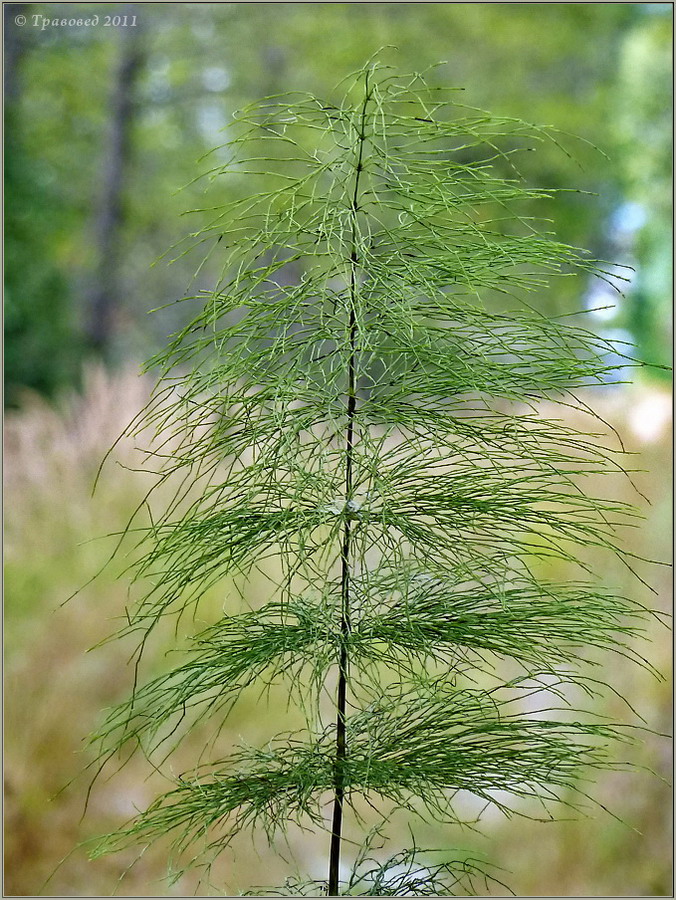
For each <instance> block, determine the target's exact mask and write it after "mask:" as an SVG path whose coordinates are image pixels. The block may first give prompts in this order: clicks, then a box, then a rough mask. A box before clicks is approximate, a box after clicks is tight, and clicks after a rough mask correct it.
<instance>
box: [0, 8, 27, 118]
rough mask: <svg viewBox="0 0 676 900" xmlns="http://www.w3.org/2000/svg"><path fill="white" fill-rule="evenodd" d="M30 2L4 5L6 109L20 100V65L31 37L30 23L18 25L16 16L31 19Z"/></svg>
mask: <svg viewBox="0 0 676 900" xmlns="http://www.w3.org/2000/svg"><path fill="white" fill-rule="evenodd" d="M32 8H33V6H32V4H30V3H6V4H4V6H3V9H2V12H3V26H4V35H5V46H4V54H3V55H4V85H5V109H7V107H8V106H9V105H10V104H11V103H15V102H18V100H19V97H20V93H21V83H20V78H19V66H20V63H21V57H22V56H23V55H24V53H25V52H26V50H27V49H28V40H29V37H30V31H29V30H28V29H29V27H30V26H29V25H28V24H26V25H23V26H21V25H17V24H16V17H17V16H19V15H21V16H25V17H26V19H27V20H29V21H30V14H31V11H32Z"/></svg>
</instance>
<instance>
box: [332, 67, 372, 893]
mask: <svg viewBox="0 0 676 900" xmlns="http://www.w3.org/2000/svg"><path fill="white" fill-rule="evenodd" d="M368 88H369V85H368V72H367V73H366V79H365V83H364V103H363V106H362V111H361V124H360V129H359V152H358V156H357V169H356V176H355V181H354V192H353V194H352V209H351V220H352V250H351V253H350V286H349V309H350V313H349V322H348V331H349V345H350V358H349V362H348V369H347V431H346V434H345V529H344V531H343V543H342V547H341V551H340V566H341V573H340V605H341V612H340V635H341V646H340V658H339V661H338V694H337V701H336V703H337V717H336V757H335V764H334V782H333V784H334V801H333V820H332V824H331V851H330V854H329V897H337V896H338V895H339V874H340V845H341V832H342V826H343V801H344V798H345V759H346V756H347V741H346V736H345V719H346V706H347V679H348V669H349V658H348V652H347V644H348V639H349V636H350V629H351V623H350V549H351V543H352V522H351V520H350V517H349V507H348V503H349V501H350V500H351V499H352V469H353V455H354V418H355V411H356V408H357V372H356V369H357V366H356V355H357V348H356V340H357V312H356V296H357V262H358V259H357V213H358V209H359V208H358V200H359V180H360V177H361V173H362V168H363V165H362V163H363V157H364V138H365V130H366V105H367V103H368V101H369V89H368Z"/></svg>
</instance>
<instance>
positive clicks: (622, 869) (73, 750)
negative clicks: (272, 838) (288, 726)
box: [5, 370, 671, 896]
mask: <svg viewBox="0 0 676 900" xmlns="http://www.w3.org/2000/svg"><path fill="white" fill-rule="evenodd" d="M148 391H149V385H148V384H147V383H146V382H145V381H143V380H142V379H140V378H138V377H137V376H136V375H135V374H133V373H127V374H124V375H120V376H115V377H112V376H108V375H106V374H105V373H104V372H102V371H100V370H92V371H90V372H89V373H88V375H87V378H86V379H85V388H84V391H83V394H82V396H73V397H71V398H70V399H69V400H67V401H64V402H63V403H62V404H61V405H60V406H59V407H58V408H57V407H52V406H49V405H47V404H46V403H43V402H41V401H39V400H37V399H35V398H27V399H26V402H25V404H24V406H23V408H22V409H21V410H20V411H18V412H14V413H11V414H10V415H9V416H8V418H7V420H6V428H5V498H6V528H5V540H6V544H5V554H6V557H5V565H6V572H5V578H6V628H5V637H6V645H5V658H6V680H5V685H6V688H5V703H6V719H5V725H6V732H5V733H6V747H5V752H6V757H5V778H6V784H5V790H6V824H5V828H6V838H5V840H6V844H5V846H6V854H5V860H6V875H5V893H6V894H7V895H10V896H11V895H21V896H27V895H35V894H40V893H43V894H47V895H58V896H83V895H84V896H94V895H101V894H103V895H106V894H110V893H112V892H114V891H116V892H117V893H118V894H120V895H122V896H148V895H158V894H159V895H167V896H170V895H176V896H183V895H186V894H191V893H193V892H194V891H195V890H196V889H197V890H198V892H199V893H207V892H208V891H207V889H206V888H205V887H204V886H202V887H200V888H198V887H197V879H196V876H184V877H183V878H182V879H181V880H179V881H178V882H177V883H176V884H174V885H173V887H170V886H168V885H167V882H166V881H163V880H162V879H163V877H164V875H165V873H166V854H165V851H164V850H163V848H162V847H161V846H157V847H155V848H151V849H150V850H148V851H147V853H145V854H144V855H143V857H142V858H141V859H140V861H139V862H138V863H137V864H136V865H134V866H133V868H132V869H131V870H130V871H129V872H128V874H127V875H126V876H125V877H124V878H123V880H122V881H121V882H120V881H119V879H120V878H121V877H122V876H123V874H124V872H125V870H126V869H127V867H128V866H129V865H130V864H131V863H132V862H133V860H134V854H128V853H122V854H116V855H113V856H110V857H105V858H102V859H98V860H96V861H89V860H88V858H87V854H86V852H85V850H84V849H74V848H77V844H78V842H80V841H83V840H85V839H86V838H88V837H91V836H96V835H97V834H101V833H103V832H105V831H108V830H110V829H112V828H114V827H116V826H117V825H119V824H120V823H121V822H122V821H123V820H124V819H125V818H126V817H128V816H129V815H130V814H132V813H133V811H134V809H135V808H136V807H143V806H144V805H145V804H147V803H148V802H149V801H150V799H152V798H153V797H154V796H155V795H156V793H157V792H158V791H159V790H160V789H161V788H162V787H163V782H162V779H161V778H160V777H159V776H157V775H153V776H152V777H151V778H150V779H147V774H148V771H149V769H148V766H147V764H145V763H144V761H143V759H142V758H141V757H140V756H139V757H138V758H134V759H133V760H132V761H131V762H130V763H129V764H128V765H127V766H126V767H125V768H124V769H122V770H121V771H120V772H119V773H118V774H117V775H116V776H115V777H114V778H112V779H111V780H107V779H105V778H104V779H102V780H101V781H100V782H99V783H98V786H97V787H96V789H95V791H94V792H93V794H92V798H91V804H90V808H89V811H88V813H87V815H86V817H85V819H84V821H82V822H81V821H80V819H81V816H82V812H83V807H84V798H85V794H86V788H87V778H86V777H80V778H78V779H77V780H76V781H75V782H74V783H73V784H72V785H71V786H70V787H68V788H67V789H66V790H64V791H62V792H61V793H59V791H60V790H61V788H63V787H64V785H66V784H67V783H68V782H69V781H71V779H73V778H76V777H77V776H78V774H79V773H81V772H82V769H83V768H84V765H85V764H86V762H87V758H88V757H87V754H86V752H83V747H84V745H83V739H84V738H85V737H86V735H87V734H88V733H89V732H90V731H91V730H93V728H94V727H95V726H96V724H97V722H98V721H100V711H101V710H102V708H103V707H105V706H108V705H110V704H111V703H113V702H115V701H117V700H119V699H121V698H123V697H124V696H125V695H126V694H127V693H128V690H129V686H130V682H131V672H130V670H129V667H128V666H127V665H126V659H127V656H128V653H129V647H123V646H120V645H119V644H117V643H111V644H107V645H105V646H104V647H102V648H100V649H98V650H96V651H95V652H93V653H87V652H86V651H87V650H88V649H89V648H90V647H91V646H92V645H93V644H95V643H97V642H98V641H100V640H101V639H102V638H104V637H105V636H107V635H108V634H109V633H110V632H111V631H112V630H113V629H114V627H115V620H116V618H117V617H119V616H120V615H121V614H122V612H123V610H124V606H125V603H126V600H127V588H126V585H125V583H124V581H117V580H116V579H115V574H116V572H117V571H119V569H120V568H121V565H122V564H121V563H119V562H116V563H114V564H113V565H112V566H111V567H110V568H109V569H107V570H106V571H105V572H104V573H103V574H102V575H101V576H100V577H99V578H97V579H96V580H95V581H94V582H92V583H91V584H89V585H87V586H86V587H84V588H83V589H82V590H81V591H80V592H79V593H78V594H77V596H76V597H74V599H73V600H71V601H70V602H69V603H68V604H66V605H65V606H62V605H61V604H62V603H63V601H64V599H65V598H67V597H68V596H69V595H70V594H72V593H73V592H74V591H76V590H77V589H78V588H81V587H82V585H84V584H85V583H86V582H87V580H88V579H89V578H90V577H91V576H92V575H93V574H94V573H95V572H96V571H97V569H99V568H100V566H101V565H102V563H103V562H104V561H105V559H106V558H107V555H108V554H109V552H110V550H111V547H112V542H111V541H110V539H108V540H106V539H101V536H102V535H106V534H108V533H111V532H115V531H117V530H119V529H120V528H121V527H122V526H123V525H124V524H125V523H126V521H127V519H128V517H129V515H130V513H131V512H132V510H133V509H134V508H135V506H136V504H137V503H138V502H139V500H140V498H141V497H142V496H143V493H144V492H145V490H147V487H148V478H147V476H146V475H144V474H143V473H139V472H135V471H131V470H132V469H134V468H135V467H137V466H138V465H139V464H140V463H141V462H142V455H141V454H140V452H139V451H138V450H137V449H135V448H134V447H133V446H132V445H131V442H129V441H125V442H122V443H121V444H120V445H119V446H118V447H117V449H116V453H115V458H116V460H117V463H118V464H110V465H108V466H107V467H106V468H105V469H104V472H103V477H102V479H101V482H100V484H99V488H98V490H97V493H96V496H95V498H94V499H93V500H92V498H91V487H92V483H93V480H94V477H95V473H96V470H97V467H98V465H99V463H100V461H101V458H102V457H103V455H104V453H105V452H106V451H107V450H108V449H109V448H110V446H111V445H112V443H113V442H114V440H115V439H116V438H117V436H118V435H119V434H120V432H121V431H122V430H123V429H124V427H125V426H126V425H127V423H128V422H129V420H131V418H132V417H133V416H134V415H135V414H136V412H137V411H138V410H139V408H140V407H141V406H142V405H143V403H144V401H145V399H146V397H147V395H148ZM665 404H666V405H665ZM668 409H669V404H668V398H666V397H665V395H664V393H660V392H658V391H656V390H655V389H654V388H645V387H644V388H641V389H639V388H634V389H632V391H631V392H629V391H625V392H616V393H614V394H610V395H609V396H608V398H607V399H606V401H605V402H604V408H603V414H604V416H605V417H606V418H610V419H611V421H612V422H613V424H614V425H615V426H616V427H617V428H618V430H620V431H622V432H623V433H625V434H628V436H629V442H630V443H633V444H634V446H637V445H641V443H642V446H640V450H641V457H640V462H639V465H640V466H641V467H643V468H645V469H647V470H648V471H647V472H646V473H644V474H641V475H639V476H637V478H636V480H637V482H638V483H639V486H640V487H641V489H642V490H643V491H644V493H646V494H647V495H648V496H649V497H650V498H651V500H652V501H653V505H652V506H651V507H650V508H649V510H648V518H647V521H646V523H645V525H644V526H643V527H642V528H641V530H640V531H639V532H637V533H634V534H633V535H632V549H633V550H634V551H635V552H637V553H641V554H645V555H649V556H652V557H661V558H663V559H664V558H666V557H668V555H669V554H670V548H671V520H670V513H671V499H670V498H671V491H670V484H669V483H668V473H669V472H670V471H671V468H670V460H669V446H670V434H669V429H668V425H669V423H668V421H667V420H668ZM665 411H666V412H665ZM632 433H633V434H632ZM119 463H121V464H122V465H123V466H126V467H128V468H121V467H120V465H119ZM594 487H595V486H594V485H590V490H591V491H592V492H593V489H594ZM618 491H621V492H622V496H621V497H619V499H623V500H629V501H633V502H635V501H636V496H635V495H633V494H632V491H631V488H630V487H629V486H628V485H626V484H621V485H620V484H619V483H618ZM558 575H559V576H563V577H565V573H563V572H561V573H558ZM603 579H604V581H606V582H607V583H608V584H610V585H613V586H619V587H621V588H622V589H623V591H624V592H629V593H633V594H634V595H636V589H637V583H636V582H635V581H633V579H632V577H631V576H630V574H629V573H628V572H626V571H624V570H623V569H622V568H621V567H619V566H618V567H617V568H613V569H607V570H604V573H603ZM649 580H650V581H651V583H652V584H653V585H654V586H655V587H656V589H657V591H658V596H657V597H656V598H653V600H652V602H654V604H655V605H656V606H659V607H661V608H664V609H666V608H668V605H669V595H670V574H669V571H668V570H667V569H660V568H655V567H651V568H650V569H649ZM252 590H255V585H253V586H252ZM640 599H643V600H645V599H646V596H645V595H642V596H641V597H640ZM214 602H215V603H216V604H218V603H220V600H219V598H218V597H214ZM653 638H654V643H653V646H652V649H651V650H650V658H651V661H653V662H654V663H655V665H657V666H658V667H659V668H661V669H662V671H664V672H665V673H667V672H668V668H669V665H670V641H669V636H668V634H667V633H666V629H661V630H660V629H659V628H657V627H656V628H655V633H654V635H653ZM167 641H168V642H169V641H170V638H169V637H168V638H167ZM161 663H162V650H161V647H157V648H156V650H155V651H154V655H152V654H151V655H150V656H149V657H148V659H147V661H146V665H147V672H148V673H150V672H151V671H153V669H154V668H157V667H159V666H160V665H161ZM613 665H614V666H615V671H614V672H613V675H612V680H613V683H614V684H615V685H616V686H617V687H618V689H619V690H620V692H621V693H623V694H624V695H625V696H626V697H627V698H628V699H629V700H630V702H632V703H633V704H634V705H635V706H637V707H638V708H640V709H641V711H642V713H643V715H644V716H645V717H646V719H647V720H648V722H649V724H650V726H651V727H652V728H655V729H657V730H668V728H669V715H670V709H671V696H670V691H669V688H668V685H666V684H658V683H656V682H654V681H652V680H651V679H650V678H649V677H648V676H647V675H646V674H645V673H643V672H641V671H639V670H638V669H637V668H636V667H630V666H628V667H626V668H619V667H618V666H617V663H616V662H614V663H613ZM618 703H619V701H618ZM260 711H261V706H260V705H258V704H257V702H256V697H255V696H252V697H251V698H245V700H244V701H243V702H242V704H240V705H239V706H238V708H237V712H236V715H235V717H234V718H233V719H232V720H231V722H230V723H229V725H228V728H229V731H226V732H225V733H224V734H223V735H222V737H221V741H222V743H223V744H224V745H225V746H226V747H227V746H228V745H229V744H233V743H235V742H236V741H237V740H238V735H239V734H240V733H244V734H245V735H246V737H247V739H249V740H251V741H252V743H255V742H256V741H257V740H263V739H264V737H265V736H266V735H268V734H270V733H273V732H274V731H275V730H279V729H281V728H283V727H284V726H283V725H280V721H279V720H280V719H281V718H282V716H283V713H282V712H281V711H280V712H279V713H276V714H275V715H276V717H277V721H275V720H274V718H273V716H272V715H271V714H266V715H265V716H261V714H260ZM620 713H621V710H620V709H619V707H618V708H613V709H610V710H609V715H619V714H620ZM199 739H200V734H199V733H198V732H196V733H195V735H194V736H193V737H191V738H190V739H189V740H188V741H187V742H186V744H185V745H184V746H183V748H182V750H181V756H180V757H179V759H178V761H177V763H176V765H177V766H178V767H179V768H180V765H181V764H183V763H184V764H185V765H186V766H188V765H189V764H190V760H191V758H192V756H193V755H196V751H197V747H198V742H199ZM640 762H642V763H643V764H645V765H648V766H651V767H652V768H654V769H656V770H657V771H659V772H661V773H662V774H666V772H667V770H668V763H669V749H668V744H667V743H666V742H665V741H664V740H660V739H657V738H655V739H650V740H646V741H645V744H644V746H643V749H642V752H641V760H640ZM599 796H600V798H601V799H602V801H603V802H604V803H607V804H608V805H609V806H611V807H612V808H613V809H616V810H617V809H619V810H621V812H622V814H623V816H624V817H625V818H627V819H628V820H629V822H630V824H631V825H632V826H633V827H634V828H635V829H637V831H638V832H640V834H638V833H636V832H634V831H632V830H631V829H630V828H628V827H626V826H622V825H619V824H618V823H617V822H615V820H613V819H612V818H611V817H610V816H604V817H603V818H598V819H596V820H595V821H591V822H576V823H557V824H554V825H548V826H544V825H536V824H534V823H529V822H527V821H519V820H515V821H511V822H505V821H504V820H501V819H490V818H489V820H488V821H487V823H486V828H485V833H486V834H487V836H488V840H487V841H482V840H481V839H480V838H477V837H475V836H472V835H471V834H465V835H460V836H459V835H458V834H457V832H455V833H451V832H449V831H446V830H445V829H442V828H440V827H438V826H435V827H434V828H432V827H429V828H427V829H426V830H425V829H423V830H422V831H421V834H420V836H419V840H420V842H421V843H423V844H428V845H430V846H443V845H444V844H448V845H449V846H458V845H460V844H463V845H465V846H467V847H468V848H472V847H473V846H478V848H479V849H480V850H481V851H485V852H486V853H487V854H488V855H490V856H491V857H492V858H493V859H494V860H495V861H496V862H498V863H500V864H502V865H504V866H505V868H507V869H510V870H512V872H514V875H511V876H509V877H507V879H506V880H507V881H508V883H510V885H511V886H512V887H513V889H514V890H515V891H516V892H517V894H519V895H521V896H524V895H532V894H540V895H545V896H547V895H553V894H559V895H567V896H580V895H586V896H598V895H603V894H611V895H615V896H623V895H633V896H641V895H658V896H666V895H668V893H669V890H670V886H669V885H670V881H669V878H670V873H669V858H670V852H671V841H670V836H669V829H668V824H669V813H668V799H669V790H668V789H667V788H666V787H665V785H664V784H663V783H662V782H660V781H659V780H658V779H657V778H654V777H652V776H647V775H618V774H611V775H608V776H606V777H605V778H604V780H603V781H602V782H601V783H600V785H599ZM600 831H602V833H600ZM289 843H290V845H291V846H290V850H291V852H293V854H294V855H295V856H296V858H297V859H298V861H299V863H300V864H301V865H303V866H305V867H306V868H309V870H310V871H309V874H310V875H312V876H319V877H321V875H322V871H321V869H322V866H321V864H319V863H318V862H317V855H318V853H319V852H322V851H321V850H320V849H319V848H323V845H324V843H325V841H324V840H323V839H322V838H320V839H319V840H318V841H313V840H311V839H309V838H303V837H302V836H301V835H300V834H299V833H297V832H293V833H291V834H290V836H289ZM534 848H535V849H534ZM68 854H70V855H68ZM233 854H234V855H233ZM233 854H231V855H229V856H228V858H227V859H224V860H223V862H222V863H221V864H220V867H219V869H218V870H217V871H216V870H215V871H214V873H213V875H214V878H215V880H216V884H217V891H216V892H218V891H221V892H222V890H223V886H224V885H225V886H227V887H226V889H229V890H230V891H234V890H236V889H237V888H238V887H241V888H242V889H246V888H247V887H249V886H250V885H251V884H261V883H263V884H274V883H275V882H276V881H281V880H283V873H284V872H285V870H286V867H285V865H284V863H282V862H281V861H279V860H278V859H277V858H276V857H274V856H273V855H272V854H271V852H270V851H269V849H268V848H267V847H266V845H265V844H264V842H260V843H259V844H257V845H255V846H254V844H253V843H252V842H251V841H250V839H248V838H246V837H243V838H242V839H241V840H240V841H239V842H238V843H237V844H236V845H235V846H234V850H233ZM64 857H67V859H66V861H65V862H64V863H63V865H62V866H61V867H60V868H58V869H57V871H56V873H55V874H54V875H53V878H52V880H51V881H50V882H49V884H48V885H47V886H46V887H45V888H43V884H44V882H45V880H46V879H47V878H48V876H49V875H50V874H51V873H52V872H54V870H55V869H56V867H57V865H58V863H59V861H60V860H61V859H63V858H64ZM318 868H319V871H317V869H318ZM235 872H236V875H235V874H234V873H235Z"/></svg>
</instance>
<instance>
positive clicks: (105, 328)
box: [87, 5, 145, 356]
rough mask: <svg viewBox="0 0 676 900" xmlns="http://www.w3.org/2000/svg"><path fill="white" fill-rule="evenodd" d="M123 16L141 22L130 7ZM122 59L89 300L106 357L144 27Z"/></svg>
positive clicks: (125, 41) (117, 293) (126, 35)
mask: <svg viewBox="0 0 676 900" xmlns="http://www.w3.org/2000/svg"><path fill="white" fill-rule="evenodd" d="M121 15H127V16H134V15H136V17H137V23H139V19H140V17H139V16H138V8H137V7H136V6H135V5H129V6H126V7H125V8H124V10H123V11H122V12H121ZM118 32H119V36H120V55H119V62H118V66H117V70H116V73H115V79H114V83H113V87H112V93H111V100H110V124H109V130H108V138H107V144H106V148H105V151H104V158H103V168H102V174H101V185H102V189H101V194H100V196H99V199H98V206H97V209H96V213H95V223H94V241H95V244H96V251H95V252H96V264H95V265H96V268H95V274H94V284H93V287H92V290H91V294H90V298H89V322H88V328H87V331H88V338H89V342H90V345H91V346H92V347H93V348H94V349H95V350H97V351H98V352H100V353H102V354H103V355H104V356H105V355H107V354H108V352H109V350H110V343H111V338H112V336H113V334H114V331H115V312H116V309H117V307H118V306H119V304H120V299H121V285H120V270H121V263H122V259H121V237H122V225H123V221H124V211H123V196H124V187H125V180H126V176H127V171H128V167H129V163H130V159H131V132H132V128H133V122H134V116H135V113H136V108H137V106H136V103H135V100H134V94H135V91H136V86H137V82H138V77H139V74H140V72H141V69H142V66H143V62H144V59H145V48H144V43H143V35H142V32H141V26H140V23H139V24H137V25H136V26H134V27H131V26H127V27H120V28H119V29H118Z"/></svg>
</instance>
